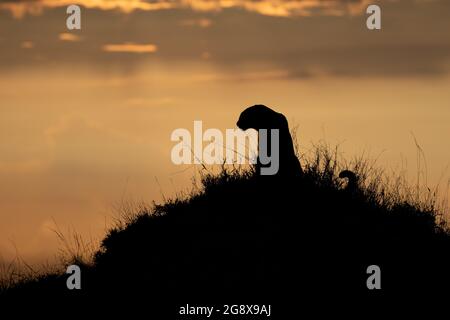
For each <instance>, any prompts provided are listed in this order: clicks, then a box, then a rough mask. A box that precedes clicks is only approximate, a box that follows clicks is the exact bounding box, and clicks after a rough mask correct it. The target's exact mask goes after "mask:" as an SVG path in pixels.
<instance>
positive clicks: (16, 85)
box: [0, 0, 450, 264]
mask: <svg viewBox="0 0 450 320" xmlns="http://www.w3.org/2000/svg"><path fill="white" fill-rule="evenodd" d="M373 3H375V4H378V5H379V6H380V7H381V10H382V29H381V30H378V31H371V30H368V29H367V27H366V18H367V15H366V14H365V9H366V8H367V6H368V5H369V4H373ZM70 4H79V5H80V7H81V17H82V20H81V21H82V22H81V26H82V27H81V30H67V28H66V18H67V17H68V15H67V14H66V8H67V6H68V5H70ZM448 30H450V2H449V1H446V0H395V1H394V0H391V1H390V0H385V1H375V0H371V1H364V0H360V1H358V0H346V1H345V0H333V1H319V0H297V1H291V0H289V1H283V0H259V1H258V0H256V1H255V0H220V1H216V0H190V1H189V0H181V1H176V0H173V1H169V0H162V1H147V0H109V1H108V0H82V1H76V0H34V1H26V0H25V1H19V0H14V1H11V0H6V1H5V0H3V1H0V48H1V50H0V133H1V134H0V262H1V261H8V260H10V259H12V258H14V257H15V256H16V255H17V254H19V255H20V256H21V257H22V258H23V259H25V260H26V261H27V262H29V263H31V264H38V263H42V262H44V261H51V260H52V259H54V258H55V256H56V255H57V254H58V249H59V248H60V246H61V244H60V243H58V239H57V237H56V235H55V233H54V232H53V231H52V229H54V228H55V224H56V225H57V226H58V227H59V228H60V229H61V230H62V231H63V232H67V230H69V229H71V230H76V231H77V232H78V233H80V234H81V235H82V236H83V237H84V238H85V239H87V240H89V241H90V239H92V241H94V242H95V241H96V240H100V239H101V238H102V236H103V235H104V234H105V230H106V229H107V228H108V227H109V226H111V223H112V222H113V221H114V215H115V213H114V207H116V206H117V205H118V204H119V205H120V203H121V202H122V201H123V200H124V199H133V200H136V201H140V200H143V201H147V202H151V201H152V200H155V201H157V202H158V201H162V200H163V199H164V198H167V197H172V196H174V195H176V194H177V193H179V192H182V191H186V190H189V189H190V188H191V186H192V177H193V176H194V175H195V174H196V172H197V170H198V169H199V168H198V167H195V166H186V167H184V166H183V167H180V166H175V165H174V164H173V163H172V161H171V159H170V153H171V149H172V147H173V146H174V142H172V141H171V140H170V135H171V133H172V131H173V130H175V129H177V128H187V129H189V130H193V122H194V120H202V121H203V126H204V127H205V128H219V129H221V130H225V129H226V128H235V123H236V120H237V118H238V116H239V113H240V112H241V111H242V110H243V109H244V108H245V107H247V106H250V105H253V104H257V103H262V104H266V105H267V106H270V107H272V108H274V109H275V110H277V111H279V112H282V113H283V114H285V115H286V117H287V118H288V120H289V123H290V124H291V126H298V140H299V143H300V144H299V147H300V152H301V153H304V154H307V153H308V152H309V151H310V150H311V148H312V144H314V143H317V142H318V141H321V140H324V141H326V142H328V143H329V144H331V145H336V144H339V148H340V150H341V153H342V155H343V156H344V157H345V158H347V159H352V158H353V157H356V156H359V155H361V154H365V155H367V156H368V157H369V158H373V159H375V158H376V159H377V163H378V164H379V165H380V166H382V167H383V168H385V169H386V170H387V171H388V172H389V171H393V172H397V173H398V172H400V171H402V170H407V171H408V175H409V176H410V178H411V181H412V183H414V178H415V177H416V173H417V160H416V159H417V157H416V156H417V148H416V146H415V142H414V137H415V138H416V139H417V141H418V142H419V144H420V146H421V148H422V149H423V151H424V155H425V157H426V165H427V172H426V178H427V183H428V184H429V185H430V187H434V186H435V185H437V184H440V185H441V186H442V188H443V189H444V191H443V194H444V196H445V194H447V196H448V190H447V184H448V181H449V180H448V179H449V178H448V177H449V171H448V166H449V164H450V140H449V139H448V137H449V136H450V128H449V125H448V124H449V123H450V105H449V104H450V90H449V89H448V88H450V37H448ZM422 162H423V160H422ZM422 166H423V163H422Z"/></svg>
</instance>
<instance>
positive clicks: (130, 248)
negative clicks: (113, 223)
mask: <svg viewBox="0 0 450 320" xmlns="http://www.w3.org/2000/svg"><path fill="white" fill-rule="evenodd" d="M319 162H321V161H318V162H317V163H316V164H315V165H308V164H307V165H305V167H304V174H303V175H302V176H301V177H299V178H298V179H297V180H295V181H292V180H290V181H289V182H286V181H285V180H282V179H279V178H276V177H261V176H258V175H256V174H253V173H252V172H238V171H231V172H230V171H226V170H224V171H223V172H222V173H220V174H219V175H205V176H204V177H203V181H202V183H203V190H202V191H201V192H198V193H197V194H194V195H191V196H189V197H185V198H184V199H175V200H169V201H167V202H166V203H165V204H162V205H156V206H155V207H154V208H153V210H151V211H149V210H146V209H143V210H141V212H138V213H137V214H136V215H135V216H134V217H133V218H132V219H131V220H130V221H128V223H127V224H126V225H124V226H123V227H120V228H116V229H113V230H110V232H109V233H108V235H107V236H106V237H105V238H104V240H103V242H102V247H101V249H100V250H99V251H98V252H97V254H96V256H95V259H94V262H93V263H92V264H91V265H82V266H81V267H82V289H81V290H72V291H71V290H68V289H67V288H66V279H67V275H65V274H62V275H57V274H56V275H46V276H43V277H39V278H36V279H34V280H31V281H27V282H24V283H21V284H17V285H16V286H14V287H13V288H10V289H9V290H7V291H6V292H4V293H3V294H2V296H3V297H2V299H4V301H6V300H10V301H12V300H15V299H19V300H21V299H23V298H24V297H29V298H33V299H38V298H39V299H44V300H45V301H47V302H49V301H56V300H58V301H59V300H60V299H62V300H63V301H65V303H69V304H70V303H71V302H73V301H74V300H71V299H79V300H81V301H79V302H77V306H78V308H79V307H81V306H83V303H84V302H91V303H92V302H93V301H95V303H96V304H99V303H103V302H100V301H108V304H113V305H114V303H120V304H125V305H126V301H137V300H135V299H139V300H138V301H142V300H144V301H145V303H144V304H142V303H136V307H137V306H139V307H141V308H144V307H145V309H147V311H149V310H153V311H154V310H156V309H157V308H161V309H164V308H163V307H162V304H161V303H160V302H163V301H165V302H167V301H170V302H173V303H175V302H177V303H178V302H179V303H189V302H191V303H192V302H196V301H202V302H209V303H239V302H241V301H242V302H244V303H253V304H254V303H260V304H261V303H272V304H275V301H283V302H284V303H286V304H288V305H289V306H292V304H291V303H295V306H298V305H304V306H307V305H308V304H309V303H310V302H312V301H316V302H317V301H320V302H321V304H322V303H325V302H326V301H328V300H329V301H341V300H342V301H347V302H348V301H355V300H346V299H354V298H355V297H357V298H358V299H379V298H384V297H396V299H398V298H399V297H405V296H414V297H427V296H430V295H440V294H441V292H446V291H447V290H448V289H449V286H448V285H449V274H448V272H449V270H450V269H449V266H450V265H449V261H448V249H449V248H450V238H449V236H448V233H447V232H446V231H445V227H444V226H443V225H438V224H437V223H436V216H435V212H434V211H433V208H430V209H429V210H428V209H424V208H422V209H420V208H419V207H418V206H414V205H411V204H409V203H407V202H402V201H400V200H395V199H394V198H393V197H392V195H391V198H389V196H388V195H386V194H384V192H383V191H381V192H380V191H379V190H380V189H379V186H378V187H377V188H378V191H376V190H375V189H371V188H373V185H372V187H370V186H366V187H364V186H361V187H360V188H358V189H357V190H355V189H354V188H352V189H351V190H350V189H349V188H345V187H343V186H342V179H341V178H339V177H338V175H337V173H336V172H335V170H336V169H335V168H333V167H332V166H331V165H330V163H329V162H328V163H326V161H325V164H323V163H322V164H321V165H319ZM319 167H320V168H319ZM362 182H363V181H361V183H362ZM370 265H378V266H379V267H380V269H381V290H369V289H368V288H367V286H366V280H367V278H368V277H369V275H368V274H367V272H366V271H367V267H368V266H370ZM77 301H78V300H77ZM114 301H116V302H114ZM242 302H241V303H242ZM285 307H286V306H285ZM164 310H166V309H164ZM170 310H171V311H170V312H174V311H173V309H170ZM284 310H286V308H285V309H284ZM167 312H168V311H167ZM167 318H171V317H169V316H167Z"/></svg>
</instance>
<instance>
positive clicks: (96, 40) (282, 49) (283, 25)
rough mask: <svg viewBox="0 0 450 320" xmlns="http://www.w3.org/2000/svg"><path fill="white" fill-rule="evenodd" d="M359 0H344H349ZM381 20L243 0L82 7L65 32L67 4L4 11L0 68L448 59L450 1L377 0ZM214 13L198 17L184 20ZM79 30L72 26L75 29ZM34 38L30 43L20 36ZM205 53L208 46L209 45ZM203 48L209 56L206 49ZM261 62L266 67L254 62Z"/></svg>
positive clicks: (431, 63)
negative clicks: (259, 9) (76, 22)
mask: <svg viewBox="0 0 450 320" xmlns="http://www.w3.org/2000/svg"><path fill="white" fill-rule="evenodd" d="M347 2H348V3H350V2H353V1H343V3H347ZM381 6H382V30H381V31H369V30H367V28H366V26H365V16H364V15H362V16H351V15H346V16H323V15H321V16H310V17H297V18H285V17H273V16H265V15H261V14H258V13H255V12H248V11H244V10H241V9H236V8H235V9H228V10H223V11H221V12H197V11H193V10H190V9H170V10H159V11H143V10H137V11H134V12H132V13H129V14H122V13H120V12H117V11H102V10H98V9H90V10H84V11H83V21H82V30H81V31H77V32H74V33H75V34H77V35H79V36H80V38H81V39H82V41H76V42H69V41H61V40H60V39H59V38H58V35H59V34H60V33H64V32H68V31H67V30H66V29H65V17H66V13H65V8H53V9H47V10H46V11H45V12H44V13H43V15H41V16H26V17H25V18H23V19H21V20H17V19H14V18H13V17H11V16H10V15H8V14H7V13H5V12H1V11H0V30H1V31H0V39H2V41H1V42H0V44H1V46H2V50H1V52H0V69H1V70H3V71H8V70H10V71H11V70H15V69H17V68H21V67H22V68H23V67H26V68H28V67H59V66H61V65H73V66H78V65H85V66H89V67H90V68H96V69H97V70H98V71H99V72H107V71H110V70H122V71H123V72H133V71H135V70H137V69H138V68H140V67H141V66H142V64H143V63H148V64H151V63H160V62H165V63H182V62H202V61H207V63H209V64H211V63H213V64H215V65H216V66H217V67H219V68H222V69H223V70H225V71H229V72H231V73H233V72H239V70H240V69H241V68H242V66H247V65H252V66H254V68H256V69H258V68H263V69H264V68H265V67H266V66H268V65H271V66H274V67H276V68H280V69H283V70H286V74H287V75H288V76H290V77H299V78H303V79H306V78H309V77H313V76H314V75H316V74H330V75H337V76H433V75H436V76H437V75H442V74H446V73H447V72H448V71H449V69H448V66H449V65H450V64H449V62H450V38H449V37H448V34H447V31H448V30H450V1H433V2H428V1H426V2H421V1H408V0H407V1H398V2H391V1H387V2H381ZM202 19H203V20H204V21H205V19H206V20H208V21H210V23H208V25H204V26H203V27H200V26H199V25H198V24H195V23H190V24H186V23H184V22H185V21H202ZM72 32H73V31H72ZM24 41H31V42H32V43H33V48H31V49H26V50H25V49H23V48H22V47H21V44H22V43H23V42H24ZM125 42H133V43H137V44H149V43H151V44H154V45H156V46H157V48H158V50H157V52H155V53H151V54H130V53H119V52H104V51H103V50H102V48H103V47H104V46H105V45H107V44H121V43H125ZM205 53H206V54H205ZM205 56H207V57H208V59H203V58H204V57H205ZM258 66H263V67H258Z"/></svg>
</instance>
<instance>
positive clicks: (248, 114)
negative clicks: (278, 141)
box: [236, 104, 288, 130]
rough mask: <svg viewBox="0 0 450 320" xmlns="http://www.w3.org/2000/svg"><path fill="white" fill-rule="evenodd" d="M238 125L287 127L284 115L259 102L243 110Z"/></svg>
mask: <svg viewBox="0 0 450 320" xmlns="http://www.w3.org/2000/svg"><path fill="white" fill-rule="evenodd" d="M236 125H237V126H238V127H239V128H240V129H242V130H247V129H255V130H259V129H287V128H288V123H287V120H286V118H285V116H284V115H282V114H281V113H278V112H276V111H274V110H272V109H270V108H268V107H266V106H264V105H261V104H258V105H254V106H252V107H249V108H247V109H245V110H244V111H242V113H241V115H240V116H239V120H238V122H237V123H236Z"/></svg>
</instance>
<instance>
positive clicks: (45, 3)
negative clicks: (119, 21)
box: [0, 0, 374, 18]
mask: <svg viewBox="0 0 450 320" xmlns="http://www.w3.org/2000/svg"><path fill="white" fill-rule="evenodd" d="M369 2H370V1H369V0H22V1H20V0H6V1H3V3H2V4H0V8H1V9H3V10H8V11H10V12H11V13H12V14H13V16H14V17H15V18H22V17H24V16H25V15H27V14H31V15H39V14H42V12H43V10H44V9H45V8H56V7H63V6H68V5H71V4H78V5H82V6H84V7H86V8H91V9H92V8H95V9H101V10H120V11H122V12H124V13H130V12H133V11H135V10H143V11H156V10H167V9H180V8H181V9H191V10H194V11H203V12H208V11H215V12H217V11H221V10H223V9H229V8H240V9H244V10H247V11H252V12H257V13H259V14H263V15H268V16H282V17H290V16H309V15H314V14H324V15H344V14H350V15H355V14H361V13H362V9H363V7H364V6H366V5H367V4H368V3H369ZM373 2H374V1H372V3H373Z"/></svg>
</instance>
